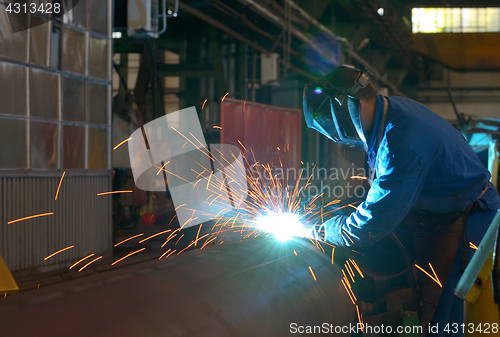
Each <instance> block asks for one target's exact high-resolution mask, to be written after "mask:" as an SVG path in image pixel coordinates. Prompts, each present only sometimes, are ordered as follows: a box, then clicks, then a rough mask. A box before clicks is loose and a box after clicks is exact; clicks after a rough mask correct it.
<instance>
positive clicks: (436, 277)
mask: <svg viewBox="0 0 500 337" xmlns="http://www.w3.org/2000/svg"><path fill="white" fill-rule="evenodd" d="M429 267H431V270H432V273H433V274H434V278H435V280H436V282H437V284H439V286H440V287H441V288H442V287H443V285H442V284H441V282H440V281H439V278H438V276H437V274H436V272H435V271H434V268H433V267H432V264H430V263H429Z"/></svg>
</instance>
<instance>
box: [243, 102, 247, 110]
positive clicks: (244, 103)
mask: <svg viewBox="0 0 500 337" xmlns="http://www.w3.org/2000/svg"><path fill="white" fill-rule="evenodd" d="M246 104H247V101H245V102H243V112H245V105H246Z"/></svg>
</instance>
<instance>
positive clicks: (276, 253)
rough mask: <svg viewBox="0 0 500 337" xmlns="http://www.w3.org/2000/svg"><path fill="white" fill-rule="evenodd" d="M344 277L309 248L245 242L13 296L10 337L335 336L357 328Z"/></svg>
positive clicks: (3, 311)
mask: <svg viewBox="0 0 500 337" xmlns="http://www.w3.org/2000/svg"><path fill="white" fill-rule="evenodd" d="M294 251H295V252H296V254H297V255H295V253H294ZM309 267H310V268H309ZM311 270H312V271H313V272H314V274H315V277H316V280H315V279H314V278H313V275H312V273H311ZM341 279H342V272H341V270H340V269H339V267H337V266H336V265H332V264H331V262H330V260H329V258H328V257H327V256H326V255H325V254H324V253H323V252H321V251H319V250H318V249H317V248H316V247H314V246H313V245H312V244H310V243H309V242H306V241H301V240H298V241H290V242H285V243H282V242H279V241H277V240H276V239H275V238H274V237H267V238H262V239H260V238H257V239H253V240H243V241H242V242H240V241H239V240H238V241H235V242H229V243H227V244H226V243H224V244H222V245H216V246H210V247H205V248H204V249H203V250H193V251H190V252H186V253H183V254H181V255H179V256H171V257H169V258H168V259H166V260H161V261H151V262H147V263H142V264H138V265H134V266H130V267H124V268H118V269H116V270H113V271H108V272H103V273H100V274H97V275H93V276H89V277H84V278H81V279H78V280H75V281H71V282H65V283H61V284H58V285H54V286H47V287H43V286H42V287H41V288H40V289H39V290H33V291H29V292H25V293H22V294H19V295H16V296H12V297H11V298H9V297H7V298H6V299H2V303H1V304H0V317H2V319H1V321H2V326H1V331H2V335H5V336H51V337H58V336H64V337H66V336H72V337H79V336H82V337H83V336H85V337H88V336H97V337H98V336H103V337H104V336H120V337H126V336H134V337H136V336H169V337H170V336H182V337H184V336H214V337H215V336H217V337H224V336H231V337H234V336H252V337H254V336H285V335H289V334H290V332H291V328H292V329H293V328H294V325H293V324H294V323H295V324H296V327H297V328H298V327H299V326H303V327H305V326H318V327H323V328H325V325H324V323H326V326H327V327H328V329H331V328H333V329H335V327H340V328H341V327H348V326H349V324H350V323H351V324H352V325H355V324H356V322H357V316H356V309H355V306H354V305H353V303H352V302H351V300H350V299H349V296H348V294H347V293H346V290H345V288H344V287H343V285H342V284H341ZM27 322H29V323H27ZM291 325H292V326H291ZM333 331H334V330H333ZM344 331H346V330H345V328H344ZM292 332H293V330H292ZM316 332H317V330H316ZM340 335H342V334H340ZM345 335H350V334H349V333H346V334H345Z"/></svg>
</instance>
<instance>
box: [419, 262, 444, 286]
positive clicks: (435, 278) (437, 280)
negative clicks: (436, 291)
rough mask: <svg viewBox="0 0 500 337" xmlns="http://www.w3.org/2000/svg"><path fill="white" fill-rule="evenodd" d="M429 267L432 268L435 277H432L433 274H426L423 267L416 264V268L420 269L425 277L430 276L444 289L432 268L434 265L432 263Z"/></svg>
mask: <svg viewBox="0 0 500 337" xmlns="http://www.w3.org/2000/svg"><path fill="white" fill-rule="evenodd" d="M429 266H430V267H431V269H432V272H433V273H434V276H432V275H431V274H429V273H428V272H426V271H425V270H424V269H423V268H422V267H420V266H419V265H418V264H416V263H415V267H417V268H418V269H420V270H421V271H422V272H423V273H424V274H425V275H427V276H429V277H430V278H431V279H432V280H433V281H434V282H436V283H437V284H438V285H439V286H440V287H441V288H442V287H443V285H442V284H441V282H440V281H439V279H438V277H437V275H436V272H435V271H434V268H432V265H431V264H430V263H429Z"/></svg>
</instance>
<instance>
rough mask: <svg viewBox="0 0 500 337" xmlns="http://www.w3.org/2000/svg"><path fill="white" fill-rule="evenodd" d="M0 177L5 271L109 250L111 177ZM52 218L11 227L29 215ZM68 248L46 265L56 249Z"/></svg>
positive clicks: (0, 233)
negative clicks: (45, 259)
mask: <svg viewBox="0 0 500 337" xmlns="http://www.w3.org/2000/svg"><path fill="white" fill-rule="evenodd" d="M104 174H106V175H104V176H68V175H66V176H65V177H64V179H63V182H62V185H61V189H60V191H59V196H58V198H57V200H54V198H55V195H56V191H57V186H58V185H59V181H60V177H54V176H53V177H29V176H28V177H0V254H1V255H2V256H3V258H4V260H5V262H6V263H7V266H8V267H9V269H10V270H11V271H16V270H21V269H27V268H32V267H41V266H46V265H51V264H56V263H62V262H66V261H74V260H76V259H78V258H81V257H84V256H86V255H88V254H91V253H95V254H102V253H106V252H109V251H111V248H112V222H111V195H106V196H97V193H100V192H106V191H110V190H111V177H110V175H108V173H107V172H106V173H104ZM49 212H53V213H54V214H53V215H49V216H43V217H38V218H33V219H28V220H24V221H20V222H16V223H12V224H10V225H9V224H8V222H9V221H11V220H15V219H19V218H23V217H26V216H30V215H35V214H42V213H49ZM71 245H74V246H75V247H74V248H72V249H69V250H67V251H65V252H63V253H61V254H58V255H56V256H54V257H52V258H50V259H48V260H47V261H44V258H45V257H47V256H48V255H50V254H52V253H54V252H56V251H58V250H59V249H62V248H65V247H68V246H71Z"/></svg>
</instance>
